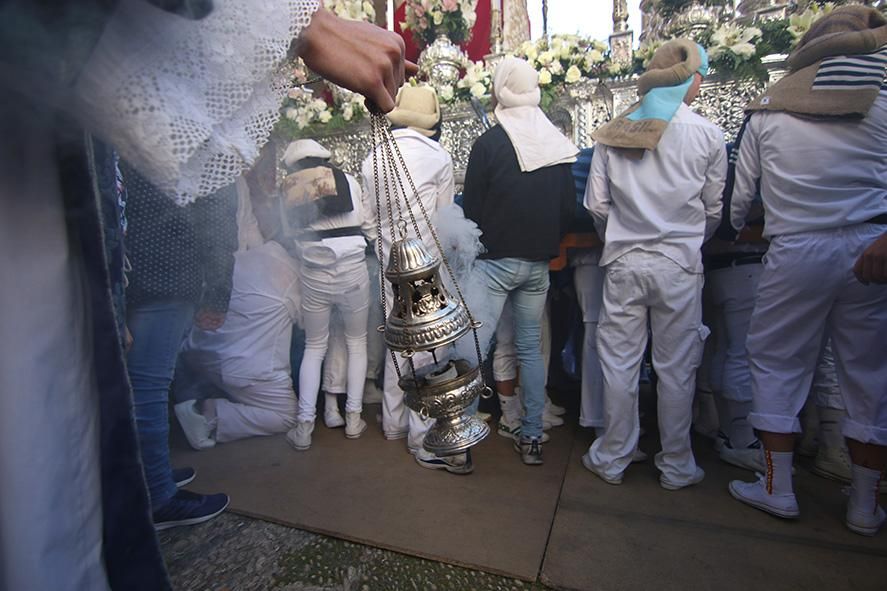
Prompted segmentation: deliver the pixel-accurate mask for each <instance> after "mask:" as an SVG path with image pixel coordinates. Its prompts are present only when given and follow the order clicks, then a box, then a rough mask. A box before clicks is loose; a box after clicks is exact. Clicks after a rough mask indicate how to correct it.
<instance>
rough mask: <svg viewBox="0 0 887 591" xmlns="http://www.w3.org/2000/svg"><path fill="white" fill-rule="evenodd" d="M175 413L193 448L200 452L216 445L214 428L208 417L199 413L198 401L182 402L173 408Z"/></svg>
mask: <svg viewBox="0 0 887 591" xmlns="http://www.w3.org/2000/svg"><path fill="white" fill-rule="evenodd" d="M173 411H174V412H175V414H176V418H177V419H178V420H179V424H180V425H181V426H182V431H184V432H185V437H186V438H187V439H188V443H189V444H191V447H193V448H194V449H196V450H197V451H200V450H201V449H209V448H210V447H214V446H215V445H216V440H215V437H213V430H214V426H213V425H212V424H211V423H210V422H209V421H208V420H207V419H206V417H204V416H203V415H202V414H200V413H199V412H197V401H196V400H187V401H185V402H180V403H178V404H176V405H175V406H174V407H173Z"/></svg>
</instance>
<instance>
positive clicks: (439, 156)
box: [361, 128, 455, 265]
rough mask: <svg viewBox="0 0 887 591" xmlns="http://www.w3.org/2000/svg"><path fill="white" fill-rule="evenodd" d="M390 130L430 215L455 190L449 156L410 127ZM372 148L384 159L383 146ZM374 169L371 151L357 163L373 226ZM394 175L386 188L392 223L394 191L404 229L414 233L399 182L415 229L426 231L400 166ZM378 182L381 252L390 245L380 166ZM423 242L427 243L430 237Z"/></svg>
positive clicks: (386, 250) (389, 226) (395, 214)
mask: <svg viewBox="0 0 887 591" xmlns="http://www.w3.org/2000/svg"><path fill="white" fill-rule="evenodd" d="M391 134H392V136H393V137H394V141H395V142H396V143H397V147H398V149H399V150H400V154H401V155H402V156H403V161H404V165H405V167H406V170H407V171H409V173H410V178H411V179H412V181H413V185H414V186H415V187H416V193H417V194H418V198H419V201H421V203H422V206H423V207H424V208H425V211H426V212H427V213H428V215H429V216H430V215H432V214H433V213H434V212H435V211H436V210H437V208H439V207H443V206H446V205H449V204H450V203H452V202H453V195H454V194H455V181H454V179H453V160H452V158H451V157H450V155H449V153H448V152H447V151H446V150H444V149H443V147H441V145H440V144H439V143H438V142H437V141H435V140H433V139H431V138H428V137H425V136H424V135H422V134H421V133H419V132H417V131H415V130H414V129H411V128H399V129H394V130H393V131H392V132H391ZM375 150H376V152H377V157H378V161H379V162H382V161H383V160H384V157H383V156H382V150H383V148H382V147H381V146H376V148H375ZM374 172H375V171H374V170H373V155H372V154H370V155H369V156H368V157H367V158H366V160H364V162H363V165H362V167H361V183H362V185H363V189H364V191H365V192H366V194H367V198H366V201H367V203H368V204H369V216H370V219H371V222H372V224H373V225H374V229H375V224H376V223H377V220H376V216H375V207H376V199H377V195H376V187H375V182H376V178H377V177H376V175H375V174H374ZM398 175H399V178H400V183H398V182H397V179H395V178H393V177H389V182H388V184H389V192H390V194H391V196H392V206H391V207H392V212H393V214H394V216H395V219H394V223H395V224H397V221H398V219H397V215H398V209H397V206H396V205H395V204H394V202H393V199H394V196H395V195H398V199H399V200H400V201H401V210H402V211H403V217H404V220H406V222H407V224H408V232H409V234H410V235H412V234H413V233H414V232H413V227H412V224H411V223H410V218H409V214H408V212H407V210H406V208H405V205H404V204H403V193H402V192H401V190H400V187H401V186H402V187H403V189H405V190H406V192H407V199H408V200H409V202H410V205H411V206H412V207H413V215H414V216H415V217H416V220H417V221H419V229H420V230H421V231H426V230H427V228H425V224H424V223H423V222H422V221H421V218H422V215H421V211H420V210H419V208H418V207H417V204H416V202H415V198H414V196H413V194H412V187H411V185H410V183H409V180H408V179H407V178H406V175H405V174H404V173H403V172H402V170H401V169H400V167H398ZM378 182H379V188H380V190H381V194H380V195H379V196H378V199H379V205H380V206H381V208H382V209H381V211H382V220H381V228H382V241H383V244H384V249H385V252H386V253H387V252H389V251H390V248H391V224H390V223H389V220H388V210H387V206H386V191H385V186H384V177H383V175H382V171H381V170H379V174H378ZM423 238H425V239H426V241H428V240H430V236H429V235H428V234H426V236H424V237H423ZM426 243H427V244H431V243H430V241H428V242H426ZM382 264H383V265H385V264H387V261H382Z"/></svg>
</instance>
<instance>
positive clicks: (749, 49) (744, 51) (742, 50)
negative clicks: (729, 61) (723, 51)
mask: <svg viewBox="0 0 887 591" xmlns="http://www.w3.org/2000/svg"><path fill="white" fill-rule="evenodd" d="M730 51H732V52H733V53H735V54H736V55H739V56H742V57H744V58H746V59H748V58H750V57H752V56H753V55H754V54H755V46H754V45H752V44H751V43H737V44H736V45H731V46H730Z"/></svg>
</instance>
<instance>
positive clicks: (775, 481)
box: [764, 449, 795, 495]
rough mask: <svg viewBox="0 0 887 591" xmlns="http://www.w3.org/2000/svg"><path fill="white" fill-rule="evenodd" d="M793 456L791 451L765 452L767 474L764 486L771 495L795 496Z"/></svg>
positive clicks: (767, 450)
mask: <svg viewBox="0 0 887 591" xmlns="http://www.w3.org/2000/svg"><path fill="white" fill-rule="evenodd" d="M792 456H794V453H793V452H790V451H770V450H769V449H766V450H764V463H765V464H766V465H767V473H766V474H765V475H764V486H766V487H767V493H768V494H771V495H781V494H794V492H795V491H794V488H793V487H792Z"/></svg>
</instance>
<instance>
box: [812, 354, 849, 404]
mask: <svg viewBox="0 0 887 591" xmlns="http://www.w3.org/2000/svg"><path fill="white" fill-rule="evenodd" d="M810 393H811V395H812V396H813V401H814V403H815V404H816V406H818V407H821V408H833V409H835V410H844V399H843V398H842V397H841V386H840V384H838V369H837V367H835V355H834V353H833V352H832V343H831V340H829V339H827V340H826V342H825V345H823V347H822V351H820V352H819V359H818V360H817V361H816V369H815V370H814V371H813V389H812V390H811V392H810Z"/></svg>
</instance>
